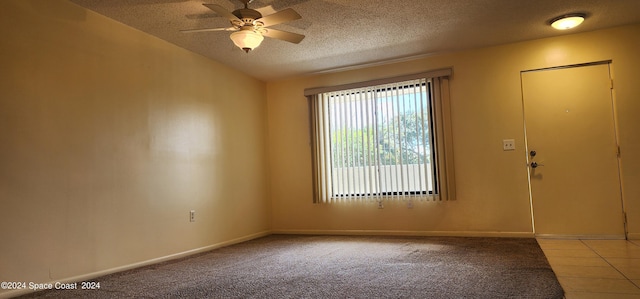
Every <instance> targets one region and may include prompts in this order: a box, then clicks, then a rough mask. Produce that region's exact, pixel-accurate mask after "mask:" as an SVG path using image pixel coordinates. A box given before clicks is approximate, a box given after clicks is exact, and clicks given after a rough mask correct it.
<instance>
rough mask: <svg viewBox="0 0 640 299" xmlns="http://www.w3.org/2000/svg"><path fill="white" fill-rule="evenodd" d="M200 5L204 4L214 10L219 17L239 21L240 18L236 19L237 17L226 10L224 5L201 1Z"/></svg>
mask: <svg viewBox="0 0 640 299" xmlns="http://www.w3.org/2000/svg"><path fill="white" fill-rule="evenodd" d="M202 5H204V6H206V7H207V8H209V9H211V10H213V11H215V12H216V13H217V14H218V15H220V16H221V17H225V18H227V19H229V21H232V22H233V21H236V20H237V21H240V19H238V17H236V16H235V15H234V14H232V13H231V12H229V11H228V10H226V9H225V8H224V7H222V6H220V5H217V4H209V3H203V4H202Z"/></svg>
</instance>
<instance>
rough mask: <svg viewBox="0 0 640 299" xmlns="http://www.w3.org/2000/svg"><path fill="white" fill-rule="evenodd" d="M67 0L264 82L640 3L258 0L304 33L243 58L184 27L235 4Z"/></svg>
mask: <svg viewBox="0 0 640 299" xmlns="http://www.w3.org/2000/svg"><path fill="white" fill-rule="evenodd" d="M71 2H74V3H76V4H78V5H80V6H83V7H85V8H88V9H90V10H93V11H95V12H97V13H99V14H102V15H105V16H107V17H109V18H112V19H114V20H116V21H119V22H121V23H124V24H126V25H128V26H131V27H133V28H136V29H138V30H141V31H144V32H146V33H149V34H151V35H154V36H157V37H159V38H161V39H164V40H166V41H169V42H171V43H173V44H176V45H178V46H180V47H183V48H185V49H188V50H190V51H193V52H196V53H199V54H201V55H203V56H206V57H209V58H211V59H213V60H216V61H219V62H221V63H223V64H225V65H228V66H231V67H233V68H236V69H238V70H240V71H243V72H245V73H247V74H250V75H251V76H253V77H256V78H258V79H261V80H265V81H270V80H275V79H279V78H283V77H289V76H296V75H303V74H309V73H315V72H322V71H330V70H334V69H342V68H349V67H354V66H359V65H367V64H372V63H383V62H386V61H393V60H400V59H407V58H411V57H416V56H423V55H431V54H437V53H443V52H450V51H457V50H464V49H471V48H478V47H483V46H491V45H498V44H505V43H511V42H517V41H524V40H532V39H538V38H544V37H550V36H556V35H561V34H568V33H575V32H583V31H592V30H596V29H601V28H608V27H614V26H619V25H625V24H632V23H640V0H535V1H533V0H404V1H392V0H367V1H363V0H255V1H253V2H252V3H251V4H249V7H250V8H254V9H260V10H261V11H262V12H263V14H264V15H267V14H269V12H274V11H279V10H282V9H285V8H288V7H291V8H293V9H294V10H296V11H297V12H298V13H299V14H300V15H302V19H300V20H296V21H292V22H289V23H285V24H280V25H276V26H273V28H275V29H280V30H285V31H291V32H295V33H300V34H304V35H306V38H305V39H304V40H303V41H302V42H301V43H300V44H292V43H288V42H284V41H280V40H275V39H270V38H265V40H264V41H263V43H262V45H260V47H258V48H256V49H255V50H254V51H251V52H250V53H248V54H247V53H245V52H243V51H242V50H240V49H238V48H236V47H235V46H234V45H233V42H232V41H231V40H230V39H229V34H230V32H225V31H219V32H201V33H182V32H180V30H182V29H194V28H215V27H229V25H230V24H229V21H228V20H227V19H225V18H222V17H219V16H217V15H216V13H214V12H213V11H211V10H210V9H208V8H207V7H205V6H203V5H202V4H203V3H212V4H218V5H221V6H223V7H225V8H227V9H228V10H229V11H232V10H234V9H237V8H241V7H242V4H241V2H240V1H237V0H204V1H203V0H108V1H105V0H71ZM265 12H266V13H265ZM572 12H582V13H586V14H587V16H588V17H587V19H586V21H585V22H584V23H583V25H582V26H580V27H578V28H575V29H573V30H569V31H562V32H561V31H557V30H554V29H552V28H551V27H550V26H548V25H547V24H548V23H547V22H548V21H549V19H551V18H553V17H556V16H558V15H562V14H567V13H572Z"/></svg>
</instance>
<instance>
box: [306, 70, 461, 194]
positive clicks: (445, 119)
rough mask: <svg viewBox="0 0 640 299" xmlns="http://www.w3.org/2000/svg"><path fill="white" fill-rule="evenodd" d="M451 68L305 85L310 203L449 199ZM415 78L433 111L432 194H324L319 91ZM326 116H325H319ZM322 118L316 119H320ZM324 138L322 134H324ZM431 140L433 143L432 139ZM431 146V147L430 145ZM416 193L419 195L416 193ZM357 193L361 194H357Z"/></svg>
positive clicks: (451, 183) (451, 168) (451, 175)
mask: <svg viewBox="0 0 640 299" xmlns="http://www.w3.org/2000/svg"><path fill="white" fill-rule="evenodd" d="M451 74H452V70H451V69H440V70H435V71H429V72H424V73H419V74H412V75H406V76H399V77H392V78H386V79H379V80H371V81H364V82H357V83H351V84H343V85H337V86H329V87H318V88H309V89H306V90H305V93H304V94H305V96H306V97H307V99H308V103H309V117H310V135H311V136H310V138H311V152H312V171H313V186H314V192H313V202H314V203H331V202H341V201H349V202H351V201H353V200H354V199H358V200H360V201H362V199H365V198H369V199H372V198H373V199H375V201H377V202H382V201H385V200H394V199H398V198H402V199H406V198H410V199H416V198H417V199H424V198H425V196H421V195H425V194H426V195H428V196H426V197H427V198H433V200H436V201H442V200H453V199H455V180H454V165H453V145H452V138H451V133H452V132H451V125H450V124H451V117H450V105H449V78H450V77H451ZM415 79H426V81H425V82H427V83H426V84H427V86H428V87H429V88H430V89H431V90H430V91H427V93H429V95H428V97H430V99H429V106H430V109H432V110H433V111H432V112H431V113H430V117H431V118H432V119H431V123H430V124H429V127H430V128H433V129H434V130H433V132H430V134H429V138H430V150H431V151H432V152H433V154H432V155H433V157H435V159H436V163H435V165H436V166H435V167H436V169H435V171H434V177H433V181H434V188H433V193H436V194H427V193H431V192H429V191H414V192H406V191H405V192H397V191H396V192H393V191H392V192H380V193H379V194H375V195H374V196H367V195H365V194H351V195H350V194H341V195H336V196H332V195H328V196H327V194H326V193H327V192H326V190H323V189H322V188H323V186H322V184H323V180H322V179H320V175H322V172H321V169H322V168H324V166H322V165H319V164H321V163H323V162H322V160H323V158H322V157H321V155H322V154H321V153H319V147H318V146H323V145H319V144H318V140H317V138H316V137H315V136H316V135H317V134H318V133H321V132H320V131H319V128H318V126H317V125H316V122H317V121H318V119H317V118H316V114H317V113H322V112H321V111H320V112H319V111H316V110H318V107H316V104H315V102H314V101H315V100H316V98H317V97H318V95H319V94H322V93H329V92H335V91H342V90H350V89H356V88H363V87H374V86H380V85H384V84H390V83H399V82H403V81H409V80H415ZM323 118H326V117H323ZM322 121H323V120H320V122H322ZM325 138H326V137H325ZM434 140H435V142H433V141H434ZM434 145H435V146H434ZM325 184H326V182H325ZM397 193H407V194H402V195H401V194H397ZM416 193H419V194H416ZM359 195H361V196H359Z"/></svg>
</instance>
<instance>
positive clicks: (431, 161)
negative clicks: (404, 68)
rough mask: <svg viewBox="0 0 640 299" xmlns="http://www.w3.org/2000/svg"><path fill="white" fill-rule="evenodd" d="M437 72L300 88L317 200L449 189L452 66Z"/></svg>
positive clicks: (426, 194) (431, 194) (427, 194)
mask: <svg viewBox="0 0 640 299" xmlns="http://www.w3.org/2000/svg"><path fill="white" fill-rule="evenodd" d="M447 71H448V72H447ZM436 73H437V74H439V75H440V76H438V77H427V76H426V75H427V74H421V75H412V76H406V77H403V78H394V79H389V80H385V81H384V82H383V81H377V82H366V83H360V84H356V85H346V86H338V87H332V88H320V89H313V90H307V91H306V94H307V95H308V96H309V99H310V108H311V117H312V140H313V142H312V144H313V146H312V152H313V169H314V201H315V202H317V203H329V202H340V201H354V200H375V201H382V200H398V199H413V198H417V199H429V200H443V199H450V198H452V197H453V196H452V195H453V193H452V192H451V189H452V188H451V187H452V186H453V185H452V183H453V180H452V177H453V176H452V174H453V172H452V169H453V167H451V166H452V164H451V163H450V162H452V156H451V155H450V153H451V151H450V148H451V147H450V146H446V143H447V141H448V142H450V138H445V137H446V136H445V135H446V134H447V132H448V131H449V129H448V126H447V125H446V124H447V121H443V120H448V117H443V116H445V115H448V106H446V107H444V106H443V105H442V103H444V101H443V100H442V99H443V92H442V90H443V85H444V86H445V87H447V89H448V85H447V84H448V79H446V76H448V75H449V74H450V70H446V71H440V72H436ZM443 74H444V75H446V76H443ZM447 91H448V90H447ZM444 95H445V96H446V95H448V93H444ZM447 103H448V102H447ZM443 108H444V109H443ZM449 165H451V166H449ZM449 167H450V168H451V169H449ZM445 195H446V196H445Z"/></svg>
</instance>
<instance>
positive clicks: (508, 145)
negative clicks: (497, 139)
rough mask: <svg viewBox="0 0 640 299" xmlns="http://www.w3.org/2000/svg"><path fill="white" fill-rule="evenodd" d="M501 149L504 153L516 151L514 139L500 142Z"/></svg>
mask: <svg viewBox="0 0 640 299" xmlns="http://www.w3.org/2000/svg"><path fill="white" fill-rule="evenodd" d="M502 149H503V150H505V151H513V150H515V149H516V141H515V140H514V139H504V140H502Z"/></svg>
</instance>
